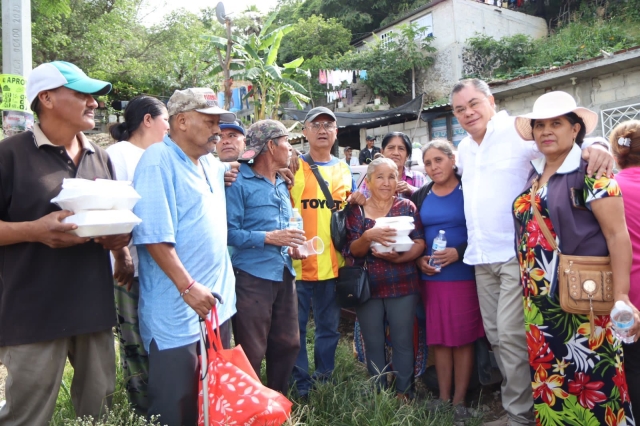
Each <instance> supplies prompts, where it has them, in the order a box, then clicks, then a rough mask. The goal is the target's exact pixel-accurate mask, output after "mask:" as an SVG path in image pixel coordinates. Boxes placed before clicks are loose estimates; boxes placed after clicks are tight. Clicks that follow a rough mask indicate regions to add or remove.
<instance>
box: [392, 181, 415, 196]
mask: <svg viewBox="0 0 640 426" xmlns="http://www.w3.org/2000/svg"><path fill="white" fill-rule="evenodd" d="M415 190H416V189H415V188H414V187H413V186H411V185H409V184H408V183H407V182H405V181H403V180H401V181H399V182H398V186H396V192H397V193H398V194H404V195H407V196H409V195H411V194H413V192H414V191H415Z"/></svg>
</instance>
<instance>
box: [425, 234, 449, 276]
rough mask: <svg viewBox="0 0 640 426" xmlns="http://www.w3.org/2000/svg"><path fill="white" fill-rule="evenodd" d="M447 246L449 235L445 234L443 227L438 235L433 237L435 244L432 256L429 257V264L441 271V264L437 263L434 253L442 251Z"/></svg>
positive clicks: (432, 248)
mask: <svg viewBox="0 0 640 426" xmlns="http://www.w3.org/2000/svg"><path fill="white" fill-rule="evenodd" d="M446 248H447V237H445V236H444V231H443V230H442V229H441V230H440V232H438V236H437V237H435V238H434V239H433V245H432V246H431V258H430V259H429V266H431V267H432V268H436V271H440V264H439V263H436V260H435V259H434V258H433V255H434V254H436V252H437V251H441V250H444V249H446Z"/></svg>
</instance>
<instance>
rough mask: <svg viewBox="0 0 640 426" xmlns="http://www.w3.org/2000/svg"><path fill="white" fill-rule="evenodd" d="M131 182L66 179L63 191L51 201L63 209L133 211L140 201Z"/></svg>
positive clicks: (75, 210)
mask: <svg viewBox="0 0 640 426" xmlns="http://www.w3.org/2000/svg"><path fill="white" fill-rule="evenodd" d="M140 198H141V197H140V194H138V192H137V191H136V190H135V189H134V188H133V186H131V182H125V181H116V180H108V179H97V180H95V181H92V180H87V179H64V180H63V182H62V190H61V191H60V193H59V194H58V196H56V197H55V198H53V199H52V200H51V202H52V203H55V204H57V205H58V206H59V207H60V208H61V209H64V210H70V211H72V212H78V211H81V210H131V209H133V207H134V206H135V205H136V203H137V202H138V200H139V199H140Z"/></svg>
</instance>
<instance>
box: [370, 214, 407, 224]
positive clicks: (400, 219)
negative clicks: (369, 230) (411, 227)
mask: <svg viewBox="0 0 640 426" xmlns="http://www.w3.org/2000/svg"><path fill="white" fill-rule="evenodd" d="M375 221H376V225H380V226H392V225H391V224H396V223H407V224H408V223H413V216H393V217H386V216H385V217H379V218H377V219H376V220H375Z"/></svg>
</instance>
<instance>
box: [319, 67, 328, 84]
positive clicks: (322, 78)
mask: <svg viewBox="0 0 640 426" xmlns="http://www.w3.org/2000/svg"><path fill="white" fill-rule="evenodd" d="M318 82H319V83H320V84H326V83H327V71H325V70H320V75H319V76H318Z"/></svg>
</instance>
